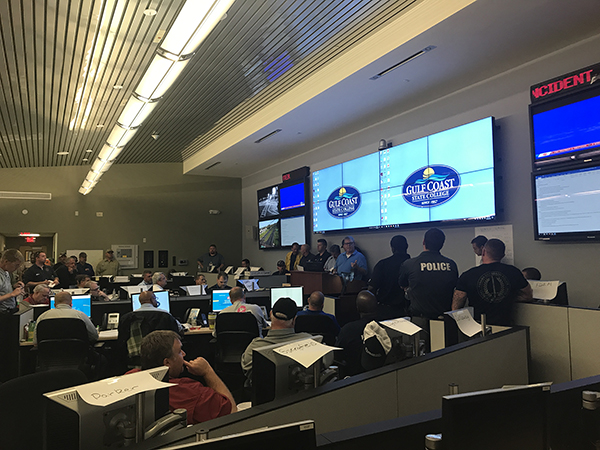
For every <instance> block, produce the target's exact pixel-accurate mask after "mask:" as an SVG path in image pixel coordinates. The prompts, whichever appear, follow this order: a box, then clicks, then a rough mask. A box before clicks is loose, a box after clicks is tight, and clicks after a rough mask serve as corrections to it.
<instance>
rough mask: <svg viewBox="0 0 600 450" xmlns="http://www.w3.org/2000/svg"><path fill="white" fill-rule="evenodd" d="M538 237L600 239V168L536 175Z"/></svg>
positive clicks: (563, 170) (534, 177) (544, 238)
mask: <svg viewBox="0 0 600 450" xmlns="http://www.w3.org/2000/svg"><path fill="white" fill-rule="evenodd" d="M533 192H534V217H535V238H536V239H538V240H551V241H555V240H556V241H560V240H582V241H590V240H599V239H600V208H598V205H600V166H593V167H580V168H573V169H569V170H565V169H562V170H557V171H553V172H548V173H543V174H542V173H534V175H533Z"/></svg>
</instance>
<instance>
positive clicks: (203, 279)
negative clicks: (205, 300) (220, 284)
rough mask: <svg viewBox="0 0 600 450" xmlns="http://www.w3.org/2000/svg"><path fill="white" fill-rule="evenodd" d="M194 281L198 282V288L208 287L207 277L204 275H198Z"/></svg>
mask: <svg viewBox="0 0 600 450" xmlns="http://www.w3.org/2000/svg"><path fill="white" fill-rule="evenodd" d="M194 281H195V282H196V286H208V282H207V281H206V277H205V276H204V274H202V273H199V274H198V275H196V278H195V280H194Z"/></svg>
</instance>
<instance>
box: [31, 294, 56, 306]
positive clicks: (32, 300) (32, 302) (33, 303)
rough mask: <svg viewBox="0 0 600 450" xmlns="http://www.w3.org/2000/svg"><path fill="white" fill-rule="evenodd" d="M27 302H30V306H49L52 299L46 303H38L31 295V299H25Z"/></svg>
mask: <svg viewBox="0 0 600 450" xmlns="http://www.w3.org/2000/svg"><path fill="white" fill-rule="evenodd" d="M25 301H26V302H29V304H31V305H49V304H50V299H47V300H46V301H45V302H43V301H42V302H36V301H35V300H34V299H33V297H32V296H31V295H30V296H29V297H27V298H26V299H25Z"/></svg>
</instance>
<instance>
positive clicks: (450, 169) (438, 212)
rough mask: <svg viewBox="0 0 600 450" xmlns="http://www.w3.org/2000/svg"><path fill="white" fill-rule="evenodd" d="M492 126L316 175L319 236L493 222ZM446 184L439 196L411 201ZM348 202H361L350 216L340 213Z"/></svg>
mask: <svg viewBox="0 0 600 450" xmlns="http://www.w3.org/2000/svg"><path fill="white" fill-rule="evenodd" d="M492 126H493V121H492V118H491V117H487V118H485V119H481V120H478V121H476V122H471V123H468V124H465V125H462V126H459V127H456V128H452V129H450V130H446V131H442V132H440V133H437V134H433V135H431V136H427V137H424V138H421V139H417V140H415V141H411V142H407V143H405V144H401V145H398V146H395V147H392V148H389V149H385V150H381V151H379V152H378V153H372V154H370V155H367V156H363V157H361V158H357V159H354V160H351V161H347V162H344V163H342V164H338V165H336V166H332V167H328V168H326V169H322V170H318V171H315V172H314V173H313V179H312V187H313V229H314V231H315V232H322V231H334V230H345V229H352V228H377V227H388V226H390V227H391V226H395V225H402V224H416V223H427V222H437V221H445V220H465V219H471V220H489V219H493V218H495V214H496V203H495V185H494V145H493V129H492ZM445 180H448V181H445ZM445 182H446V183H450V182H451V184H450V185H449V186H450V187H451V188H450V189H440V192H439V193H438V194H436V193H435V192H434V193H431V192H430V191H427V193H426V194H422V195H425V196H427V197H426V198H425V197H422V195H420V194H414V195H413V194H412V193H413V192H415V190H418V189H425V186H430V185H431V186H435V184H431V183H445ZM438 185H440V184H438ZM440 186H441V185H440ZM342 188H344V189H343V190H341V189H342ZM428 189H429V188H428ZM432 192H433V191H432ZM435 195H439V197H435ZM444 195H445V196H444ZM356 197H358V198H359V200H358V201H356V200H353V198H356ZM430 197H431V198H432V200H427V199H428V198H430ZM346 199H349V200H346ZM419 199H420V200H419ZM344 201H348V202H350V203H351V202H352V201H355V202H356V203H355V204H354V206H352V207H351V209H350V210H349V211H350V212H349V213H347V212H346V211H347V210H346V209H344V207H343V206H342V207H340V208H338V209H336V208H335V204H336V202H344ZM341 204H342V205H343V203H341ZM340 211H341V212H340Z"/></svg>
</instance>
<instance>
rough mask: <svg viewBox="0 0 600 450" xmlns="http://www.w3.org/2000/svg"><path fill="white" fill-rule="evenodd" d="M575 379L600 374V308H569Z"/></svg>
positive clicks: (572, 365)
mask: <svg viewBox="0 0 600 450" xmlns="http://www.w3.org/2000/svg"><path fill="white" fill-rule="evenodd" d="M568 311H569V332H570V343H571V370H572V374H573V380H577V379H579V378H584V377H590V376H594V375H598V374H600V345H599V343H600V310H598V309H586V308H568Z"/></svg>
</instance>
